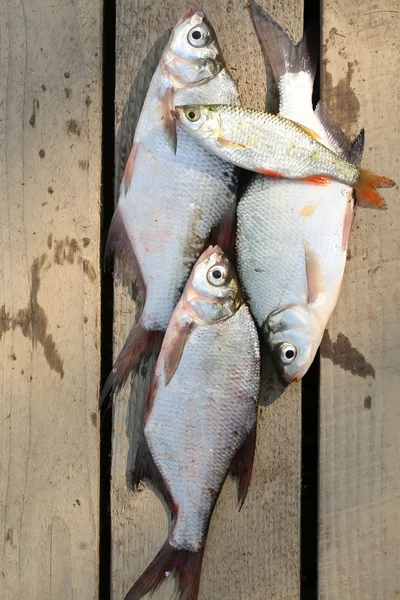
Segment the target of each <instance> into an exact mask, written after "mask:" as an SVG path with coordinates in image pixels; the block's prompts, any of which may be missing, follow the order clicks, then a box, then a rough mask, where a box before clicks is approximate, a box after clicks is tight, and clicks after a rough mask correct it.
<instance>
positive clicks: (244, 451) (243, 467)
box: [231, 422, 257, 510]
mask: <svg viewBox="0 0 400 600" xmlns="http://www.w3.org/2000/svg"><path fill="white" fill-rule="evenodd" d="M256 436H257V422H256V423H255V424H254V426H253V429H252V430H251V431H250V433H249V435H248V436H247V438H246V440H245V442H244V444H243V445H242V447H241V448H240V449H239V451H238V452H237V454H236V456H235V458H234V459H233V462H232V466H231V475H232V477H235V478H237V479H238V506H239V510H241V509H242V506H243V504H244V501H245V500H246V496H247V492H248V490H249V485H250V480H251V475H252V473H253V463H254V454H255V450H256Z"/></svg>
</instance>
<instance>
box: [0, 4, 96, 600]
mask: <svg viewBox="0 0 400 600" xmlns="http://www.w3.org/2000/svg"><path fill="white" fill-rule="evenodd" d="M101 12H102V3H101V1H100V0H80V1H79V2H76V0H30V1H29V2H21V1H20V0H8V2H2V3H1V9H0V407H1V408H0V414H1V419H0V469H1V476H0V519H1V539H0V545H1V548H0V597H1V598H4V600H6V599H7V600H21V598H27V597H29V598H32V600H33V599H35V600H39V599H40V600H55V599H60V598H62V599H63V600H72V599H73V598H80V599H82V600H83V599H85V600H90V599H93V600H94V599H95V598H97V597H98V583H97V582H98V529H99V528H98V503H99V497H98V496H99V494H98V489H99V460H98V459H99V452H98V441H99V435H98V417H97V398H98V384H99V364H100V359H99V290H100V285H99V284H100V282H99V275H100V270H99V227H100V206H99V204H100V151H101V143H100V142H101V140H100V137H101V16H102V15H101Z"/></svg>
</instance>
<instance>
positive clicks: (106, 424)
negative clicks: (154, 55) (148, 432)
mask: <svg viewBox="0 0 400 600" xmlns="http://www.w3.org/2000/svg"><path fill="white" fill-rule="evenodd" d="M115 31H116V2H115V0H105V2H104V5H103V82H102V99H103V113H102V146H101V155H102V160H101V164H102V171H101V233H100V244H101V261H102V262H101V263H100V268H101V363H100V384H101V386H103V385H104V383H105V381H106V379H107V377H108V375H109V373H110V371H111V369H112V360H113V301H114V285H113V276H112V273H111V272H110V271H106V270H105V269H104V265H103V256H104V248H105V243H106V240H107V233H108V230H109V227H110V223H111V218H112V215H113V212H114V168H115V105H114V102H115V41H116V35H115ZM111 437H112V401H111V399H110V398H108V399H107V400H106V401H105V402H104V404H103V406H102V409H101V413H100V507H99V512H100V515H99V518H100V525H99V536H100V540H99V542H100V547H99V600H110V597H111V507H110V500H111V448H112V446H111Z"/></svg>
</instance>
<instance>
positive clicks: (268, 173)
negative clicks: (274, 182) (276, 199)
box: [254, 169, 284, 177]
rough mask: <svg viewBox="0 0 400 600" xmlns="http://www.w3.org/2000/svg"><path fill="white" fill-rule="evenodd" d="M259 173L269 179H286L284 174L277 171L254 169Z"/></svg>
mask: <svg viewBox="0 0 400 600" xmlns="http://www.w3.org/2000/svg"><path fill="white" fill-rule="evenodd" d="M254 170H255V171H256V172H257V173H261V175H268V177H284V175H282V173H278V172H277V171H269V170H268V169H254Z"/></svg>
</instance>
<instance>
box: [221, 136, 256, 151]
mask: <svg viewBox="0 0 400 600" xmlns="http://www.w3.org/2000/svg"><path fill="white" fill-rule="evenodd" d="M217 142H218V144H219V145H220V146H221V147H222V148H227V149H230V150H247V149H249V148H251V146H247V145H246V144H239V142H232V141H231V140H226V139H225V138H222V137H218V138H217Z"/></svg>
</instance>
